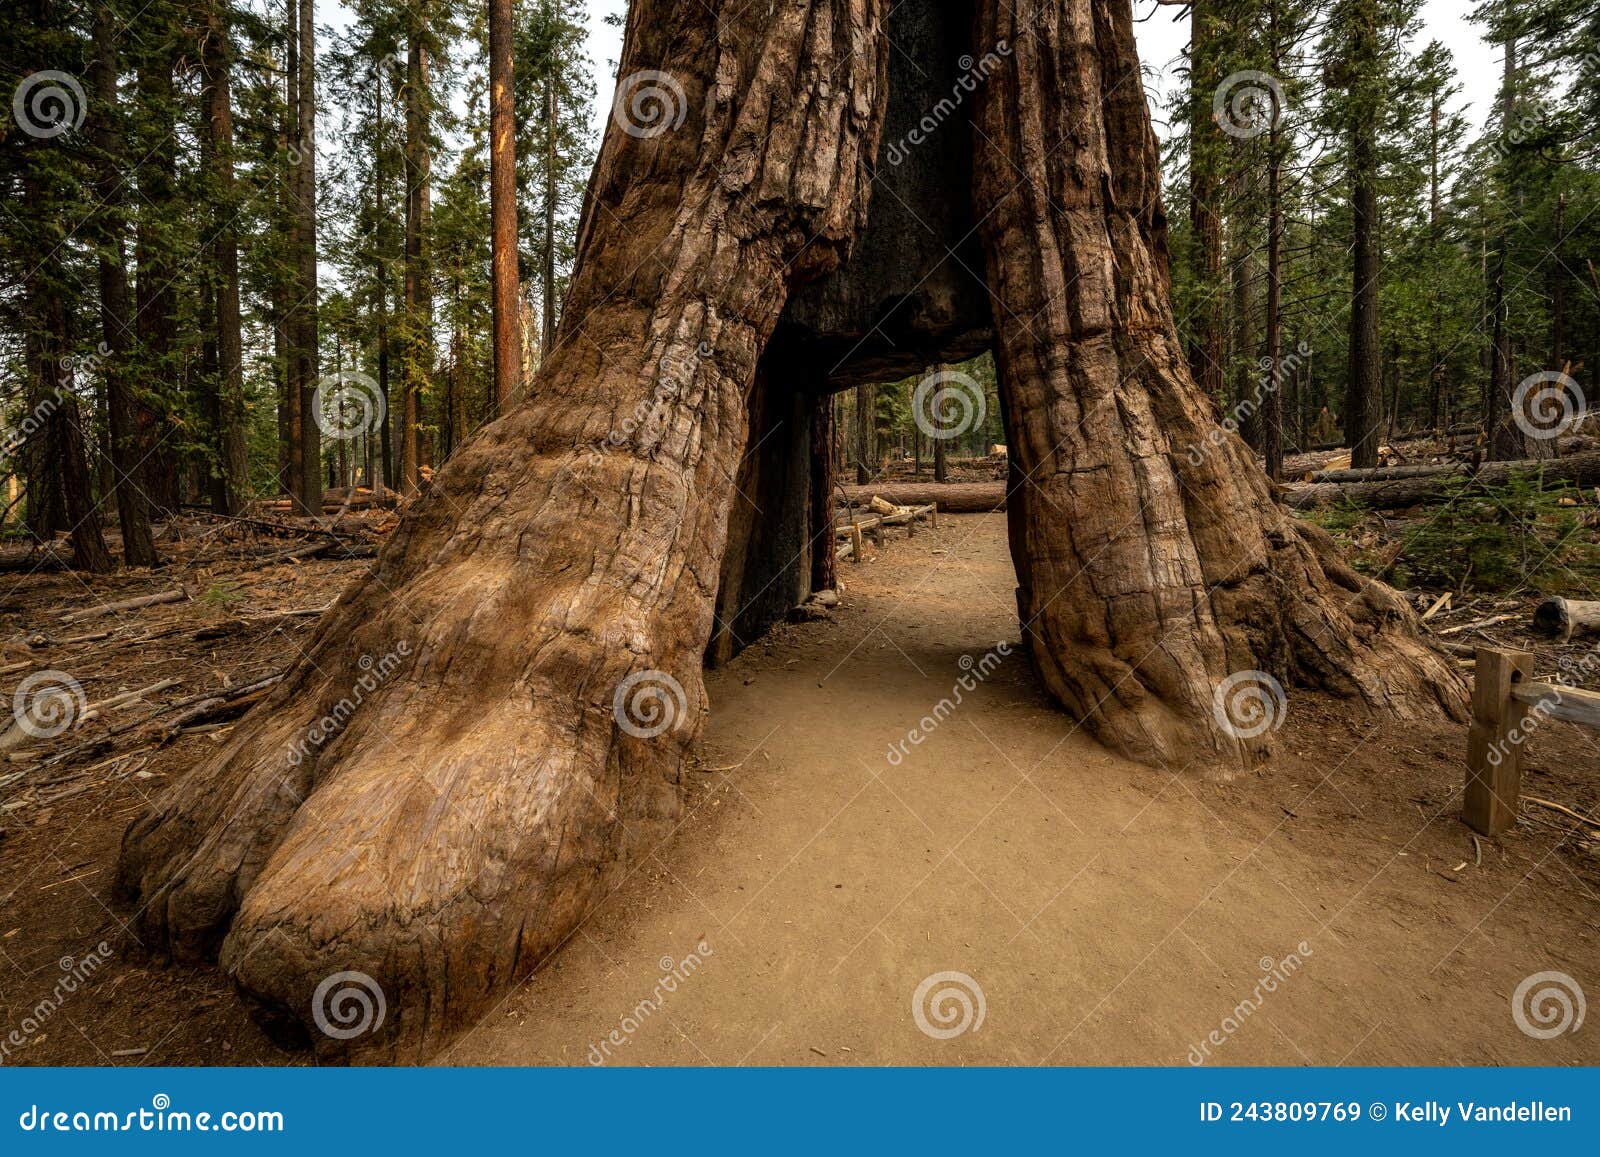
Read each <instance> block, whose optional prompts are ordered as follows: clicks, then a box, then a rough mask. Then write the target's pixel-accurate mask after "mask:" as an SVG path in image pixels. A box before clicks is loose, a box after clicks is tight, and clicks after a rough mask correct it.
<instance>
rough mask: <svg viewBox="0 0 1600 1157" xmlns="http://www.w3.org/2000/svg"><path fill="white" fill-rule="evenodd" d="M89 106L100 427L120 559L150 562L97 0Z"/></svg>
mask: <svg viewBox="0 0 1600 1157" xmlns="http://www.w3.org/2000/svg"><path fill="white" fill-rule="evenodd" d="M94 49H95V56H94V90H95V106H94V110H93V117H92V123H93V128H92V130H91V133H92V138H93V141H94V146H95V150H96V151H97V152H98V154H99V156H98V158H97V162H98V163H97V165H96V170H95V176H96V192H97V193H98V195H99V198H100V207H101V208H100V213H99V214H98V215H97V216H98V218H99V221H100V230H101V232H100V236H99V238H98V241H99V250H100V252H99V259H98V265H99V274H100V334H101V338H100V340H101V351H100V352H101V358H100V374H101V376H102V377H103V378H104V379H105V389H106V425H107V427H108V429H109V432H110V448H109V453H108V455H107V457H109V458H110V460H111V465H112V469H113V471H114V472H115V475H116V482H115V485H114V487H113V492H114V493H115V495H116V503H117V521H118V523H119V524H120V526H121V528H122V559H123V561H124V562H126V563H127V564H128V565H129V566H155V565H156V563H157V562H158V561H159V559H158V558H157V556H156V545H155V539H154V538H153V537H152V535H151V533H150V499H149V497H148V494H147V491H146V488H145V482H144V468H143V466H142V464H141V456H140V454H139V419H138V411H137V408H136V407H135V406H134V400H133V393H132V388H131V386H130V384H129V381H128V373H129V358H130V357H131V356H132V353H133V340H132V339H133V332H134V330H133V317H132V315H131V313H130V300H129V299H130V294H129V292H128V266H127V257H126V250H127V246H126V243H125V238H124V233H125V230H126V228H127V220H126V216H125V214H124V210H123V205H124V198H123V194H122V179H123V178H122V127H121V126H120V125H119V124H117V123H116V122H115V120H114V118H115V116H116V110H117V107H118V106H117V46H116V22H115V20H114V19H113V16H112V12H111V6H110V5H109V4H101V5H98V6H97V7H96V8H95V17H94Z"/></svg>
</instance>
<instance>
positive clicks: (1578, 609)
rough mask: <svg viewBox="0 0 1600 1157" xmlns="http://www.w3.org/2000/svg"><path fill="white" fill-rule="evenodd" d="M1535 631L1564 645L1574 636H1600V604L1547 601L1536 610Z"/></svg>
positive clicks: (1559, 600)
mask: <svg viewBox="0 0 1600 1157" xmlns="http://www.w3.org/2000/svg"><path fill="white" fill-rule="evenodd" d="M1533 629H1534V630H1536V631H1538V632H1539V633H1540V634H1541V635H1549V636H1550V637H1551V638H1554V639H1556V640H1558V641H1560V642H1563V643H1565V642H1566V641H1567V640H1568V639H1570V638H1572V636H1573V635H1600V603H1595V602H1583V601H1581V600H1578V599H1563V598H1560V597H1557V598H1553V599H1545V601H1544V602H1542V603H1540V604H1539V605H1538V606H1537V607H1535V608H1534V611H1533Z"/></svg>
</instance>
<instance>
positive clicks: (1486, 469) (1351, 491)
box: [1284, 451, 1600, 510]
mask: <svg viewBox="0 0 1600 1157" xmlns="http://www.w3.org/2000/svg"><path fill="white" fill-rule="evenodd" d="M1516 475H1529V476H1532V475H1542V476H1543V477H1544V480H1545V481H1547V482H1571V483H1573V484H1574V485H1577V486H1593V485H1596V484H1600V451H1591V452H1589V453H1585V454H1574V455H1573V456H1572V457H1570V458H1553V459H1551V460H1549V461H1544V462H1540V461H1520V462H1485V463H1484V464H1483V465H1482V466H1480V467H1479V468H1478V470H1477V472H1476V473H1473V474H1468V473H1466V472H1464V471H1451V472H1449V473H1446V474H1435V475H1428V476H1424V477H1420V478H1396V479H1394V480H1392V481H1387V482H1343V483H1340V482H1322V483H1314V484H1312V485H1310V486H1302V487H1291V488H1289V489H1288V490H1287V491H1286V492H1285V494H1284V503H1285V504H1286V505H1287V506H1289V507H1290V508H1292V509H1294V510H1312V509H1314V508H1316V507H1318V506H1326V505H1328V504H1330V503H1334V502H1342V501H1343V502H1354V503H1357V504H1359V505H1362V506H1372V507H1377V508H1378V509H1380V510H1398V509H1399V508H1401V507H1404V506H1417V505H1421V504H1422V503H1427V502H1440V501H1443V499H1444V497H1445V495H1446V493H1447V492H1448V490H1449V487H1450V485H1451V484H1452V483H1454V482H1455V481H1457V480H1458V479H1462V478H1471V479H1473V480H1474V481H1477V482H1482V483H1485V484H1487V485H1491V486H1496V485H1500V484H1502V483H1504V482H1507V481H1509V480H1510V479H1511V478H1512V477H1514V476H1516Z"/></svg>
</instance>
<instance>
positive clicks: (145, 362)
mask: <svg viewBox="0 0 1600 1157" xmlns="http://www.w3.org/2000/svg"><path fill="white" fill-rule="evenodd" d="M141 17H142V19H141V29H142V30H144V29H146V28H147V30H148V36H147V37H141V39H140V41H136V43H142V44H143V46H142V47H141V48H140V50H139V61H138V79H137V89H136V103H137V105H138V107H139V108H140V110H141V112H142V113H144V116H143V117H142V118H141V123H142V124H143V126H144V132H143V133H142V134H141V139H140V140H139V142H138V149H139V161H138V165H137V168H138V172H139V179H138V190H139V202H140V203H139V214H138V230H137V233H136V237H135V241H134V260H135V264H136V265H137V268H138V285H137V292H136V301H135V306H136V313H135V325H134V328H135V332H136V335H137V339H138V342H137V348H138V356H137V367H138V377H139V385H140V387H141V390H140V391H139V393H138V394H137V395H136V399H137V400H136V412H137V417H138V424H139V451H138V453H139V457H140V459H141V460H142V462H143V476H144V479H143V480H144V486H145V494H146V495H147V497H148V499H149V502H150V506H151V508H152V510H153V511H154V512H156V513H158V514H161V515H171V514H175V513H177V510H178V508H179V506H180V505H181V503H180V501H179V491H178V460H177V450H176V448H175V446H174V445H173V441H174V435H175V434H176V423H175V417H176V394H177V391H176V390H175V389H174V387H173V382H174V381H176V380H177V378H178V373H179V367H178V365H177V364H176V363H177V353H176V351H175V350H174V348H173V346H174V344H175V339H176V335H177V325H178V321H177V311H178V300H177V292H176V289H175V286H176V285H177V284H178V282H179V280H180V276H179V271H178V263H177V254H176V253H175V252H174V248H173V247H174V243H175V242H174V239H173V238H172V237H171V236H170V232H171V229H170V226H171V222H172V218H173V216H174V215H175V214H176V213H177V212H178V209H177V206H176V188H177V164H178V160H177V139H178V138H177V125H176V116H177V99H178V98H177V92H176V90H175V88H174V85H173V73H174V72H175V71H176V70H177V67H178V49H179V46H180V43H181V41H180V38H179V33H178V29H177V21H176V19H175V17H174V15H173V13H172V9H171V7H170V5H169V4H167V3H164V2H163V3H158V4H156V5H153V6H152V7H151V9H150V10H149V12H148V13H146V14H141ZM147 22H148V23H147Z"/></svg>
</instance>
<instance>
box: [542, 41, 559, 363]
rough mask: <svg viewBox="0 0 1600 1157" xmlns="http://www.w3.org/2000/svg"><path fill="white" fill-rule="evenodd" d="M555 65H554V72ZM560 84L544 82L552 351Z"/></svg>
mask: <svg viewBox="0 0 1600 1157" xmlns="http://www.w3.org/2000/svg"><path fill="white" fill-rule="evenodd" d="M553 67H554V65H553V64H552V68H553ZM556 111H557V109H556V81H555V76H554V75H553V74H552V73H550V72H546V74H545V78H544V277H543V282H544V285H543V294H542V296H543V298H544V301H543V302H542V304H543V306H544V329H543V331H542V335H543V336H542V338H541V340H542V343H543V347H544V349H545V350H547V351H548V350H549V349H550V348H551V347H552V346H553V345H554V343H555V333H556Z"/></svg>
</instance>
